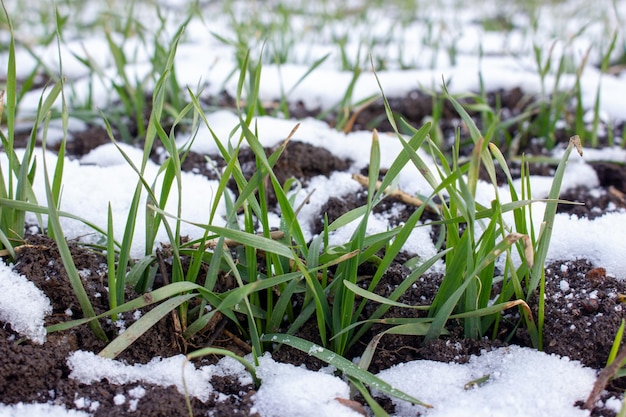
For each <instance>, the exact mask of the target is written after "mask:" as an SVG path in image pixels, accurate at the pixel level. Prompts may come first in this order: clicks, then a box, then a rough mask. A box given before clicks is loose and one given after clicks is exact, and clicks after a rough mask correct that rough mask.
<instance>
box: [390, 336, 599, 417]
mask: <svg viewBox="0 0 626 417" xmlns="http://www.w3.org/2000/svg"><path fill="white" fill-rule="evenodd" d="M542 370H543V372H542ZM547 370H549V371H547ZM538 371H539V372H538ZM379 376H380V377H381V378H382V379H384V380H385V381H387V382H389V383H390V384H392V385H393V386H394V387H396V388H398V389H400V390H402V391H404V392H406V393H407V394H409V395H412V396H414V397H416V398H418V399H420V400H421V401H424V402H426V403H429V404H431V405H433V409H432V410H429V411H428V412H427V413H426V415H428V416H429V417H441V416H457V417H474V416H477V415H483V416H485V415H489V416H493V417H500V416H502V417H505V416H506V417H515V416H520V417H522V416H552V417H576V416H578V417H583V416H587V415H589V412H588V411H587V410H581V409H579V408H577V407H575V406H574V403H575V402H576V401H577V400H579V399H581V398H585V397H586V396H587V395H588V394H589V387H591V386H592V385H593V383H594V381H595V376H596V375H595V372H594V371H593V370H591V369H588V368H583V367H581V366H580V365H579V364H577V363H576V362H573V361H570V360H569V359H568V358H561V357H558V356H556V355H548V354H546V353H543V352H539V351H535V350H530V349H524V348H521V347H519V346H510V347H506V348H500V349H497V350H494V351H491V352H486V353H483V354H482V355H480V356H473V357H472V358H471V360H470V361H469V363H467V364H463V365H458V364H449V363H441V362H434V361H414V362H408V363H401V364H398V365H396V366H394V367H392V368H390V369H387V370H384V371H382V372H381V373H380V374H379ZM485 376H488V377H489V379H488V380H487V381H486V382H484V383H482V384H480V385H474V386H472V387H466V384H468V383H470V382H471V381H475V380H477V379H479V378H482V377H485ZM441 387H446V388H445V389H441ZM513 387H515V388H513ZM546 387H550V389H549V390H547V389H546ZM546 391H548V392H549V395H546ZM451 399H454V400H451ZM393 402H394V403H395V404H396V406H397V408H396V411H397V413H398V415H404V416H409V415H416V414H417V413H418V412H419V411H420V410H422V409H421V408H420V407H418V406H415V405H411V404H409V403H407V402H405V401H402V400H397V399H393Z"/></svg>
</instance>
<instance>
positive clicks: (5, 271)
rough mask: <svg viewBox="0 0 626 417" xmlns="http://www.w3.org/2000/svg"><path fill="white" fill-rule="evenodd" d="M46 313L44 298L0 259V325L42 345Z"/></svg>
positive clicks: (48, 312)
mask: <svg viewBox="0 0 626 417" xmlns="http://www.w3.org/2000/svg"><path fill="white" fill-rule="evenodd" d="M50 313H52V305H51V304H50V300H49V299H48V297H46V295H45V294H44V293H43V292H42V291H41V290H39V289H38V288H37V287H35V284H33V283H32V282H31V281H29V280H28V279H27V278H26V277H25V276H23V275H19V274H17V273H15V272H14V271H13V269H12V268H11V267H10V266H8V265H7V264H5V263H4V261H3V260H1V259H0V322H4V323H8V324H9V325H10V326H11V328H12V329H13V330H14V331H16V332H17V333H19V334H21V335H22V336H25V337H27V338H29V339H30V340H32V341H33V342H35V343H37V344H40V345H42V344H43V343H44V342H45V341H46V329H45V327H44V326H45V322H44V320H45V318H46V316H48V315H50Z"/></svg>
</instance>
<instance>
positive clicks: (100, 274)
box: [0, 90, 626, 417]
mask: <svg viewBox="0 0 626 417" xmlns="http://www.w3.org/2000/svg"><path fill="white" fill-rule="evenodd" d="M226 99H228V97H222V102H221V103H222V104H224V102H225V101H226ZM489 100H491V101H494V103H495V102H496V101H497V102H498V103H500V105H501V106H502V107H503V108H505V109H506V111H503V114H507V115H508V117H514V116H515V115H518V114H520V112H521V111H523V106H524V105H527V104H528V102H529V99H528V98H527V97H526V96H524V95H523V94H522V92H521V91H519V90H512V91H507V92H496V93H494V94H492V95H490V96H489ZM432 105H433V99H432V97H430V96H427V95H425V94H423V93H419V92H412V93H411V94H409V95H408V96H407V97H404V98H397V99H392V100H391V106H392V108H394V109H396V110H397V111H398V113H399V114H402V115H403V116H405V117H406V118H407V120H409V121H410V122H412V123H414V124H415V125H416V126H419V125H420V124H421V122H422V119H423V118H424V117H425V116H427V115H430V114H432ZM377 106H378V107H377ZM381 112H382V113H383V114H384V109H383V108H382V107H380V105H379V104H377V103H374V104H373V105H371V106H369V107H368V108H366V109H365V110H363V111H362V112H361V113H360V114H359V115H358V117H356V119H355V123H354V128H355V129H364V128H369V127H371V126H370V123H369V122H370V121H372V120H375V119H376V120H377V119H379V114H380V113H381ZM292 113H293V114H297V115H298V116H300V117H305V116H311V115H314V114H315V111H308V110H306V109H303V108H302V107H301V106H300V107H298V105H297V104H296V105H294V111H293V112H292ZM444 120H445V123H444V126H445V125H448V126H450V129H452V128H453V127H454V126H458V120H457V118H456V116H455V114H454V113H453V112H452V110H451V109H449V108H448V106H447V105H444ZM477 121H478V118H477ZM329 122H330V123H331V124H332V122H333V121H332V120H329ZM385 123H386V122H384V121H380V122H378V123H377V128H378V129H382V130H384V129H385V128H388V126H386V125H385ZM511 129H514V127H511ZM108 141H109V139H108V136H107V133H106V131H104V130H103V129H102V128H98V127H91V128H90V129H89V131H85V132H73V133H72V141H71V142H69V143H68V147H67V151H68V154H70V156H73V157H79V156H81V155H84V154H86V153H87V152H88V151H89V150H90V149H93V148H94V147H96V146H99V145H100V144H102V143H107V142H108ZM529 146H530V145H529ZM274 151H276V149H267V150H266V154H267V155H270V154H271V153H272V152H274ZM207 158H210V159H211V160H213V161H216V163H217V167H218V168H219V164H220V163H222V162H220V161H221V160H222V159H221V157H219V155H199V154H193V153H191V154H189V155H188V156H187V157H186V159H185V161H184V163H183V169H185V170H187V171H193V172H196V173H199V174H202V175H206V176H207V177H210V178H214V177H215V171H214V170H213V169H211V168H209V167H208V166H207V163H206V161H207ZM239 161H240V164H241V166H242V167H243V170H244V173H245V174H246V176H247V177H248V178H250V177H251V176H252V175H253V174H254V172H255V171H256V169H257V166H256V160H255V156H254V155H253V154H252V152H250V151H249V150H245V149H242V151H241V152H240V153H239ZM349 166H350V161H346V160H341V159H338V158H336V157H335V156H333V155H332V154H330V153H329V152H328V151H327V150H325V149H320V148H315V147H313V146H311V145H307V144H303V143H301V142H298V141H297V140H292V141H291V142H289V144H288V146H287V147H286V149H285V150H284V152H283V155H282V157H281V158H280V159H279V160H278V162H277V164H276V167H275V173H276V176H277V177H278V179H279V181H280V182H281V184H282V183H284V182H285V181H286V180H288V179H289V178H296V179H298V180H299V181H301V182H303V183H306V182H307V180H308V179H309V178H310V177H312V176H314V175H330V174H331V173H332V172H334V171H343V170H346V169H348V168H349ZM593 167H594V168H595V170H596V172H597V173H598V176H599V178H600V189H599V190H588V189H585V188H579V189H575V190H569V191H567V192H566V193H564V194H563V195H562V196H561V197H562V198H564V199H567V200H571V201H578V202H584V203H585V205H584V206H579V205H565V204H562V205H560V206H559V210H560V211H561V212H567V213H570V214H572V215H576V216H579V217H588V218H595V217H598V216H601V215H603V214H605V213H607V212H609V211H615V210H623V209H624V208H626V199H625V198H624V193H626V180H625V178H626V172H624V167H623V166H622V165H618V164H613V163H604V162H602V163H594V164H593ZM534 169H536V170H537V171H541V170H545V167H540V166H537V167H535V168H534ZM230 186H231V188H232V189H233V191H235V192H237V187H236V184H234V183H232V184H230ZM269 188H271V187H269ZM365 199H366V195H365V190H363V192H362V193H357V194H356V195H351V196H345V197H344V198H342V199H333V200H331V201H329V202H328V204H327V205H326V206H325V207H324V208H323V209H322V212H320V214H319V222H318V225H317V227H319V229H318V230H317V231H321V227H322V224H323V223H322V222H323V216H324V215H327V216H328V218H329V220H330V221H332V220H333V219H335V218H337V217H339V216H340V215H341V214H343V213H345V212H346V211H348V210H350V209H352V208H354V207H358V206H360V205H363V204H364V202H365ZM268 204H269V205H270V207H274V209H275V206H276V202H275V197H274V196H272V195H271V194H270V195H269V196H268ZM392 208H393V212H394V213H396V218H395V220H394V222H396V223H401V222H402V221H404V220H406V218H408V216H410V214H411V213H412V212H413V211H414V210H415V207H411V206H407V205H406V204H404V203H402V202H401V201H399V200H395V199H391V198H390V199H388V200H387V201H384V202H383V203H382V204H381V205H380V206H379V207H378V208H377V210H379V211H390V210H391V209H392ZM425 216H426V217H425V218H428V215H425ZM70 246H71V248H72V255H73V257H74V262H75V263H76V266H77V268H78V270H79V271H84V272H85V273H84V274H83V280H84V286H85V288H86V290H87V292H88V295H89V297H90V299H91V302H92V304H93V306H94V308H95V310H96V312H97V313H102V312H104V311H106V310H108V305H107V297H106V296H103V295H104V294H106V281H107V270H106V259H105V258H104V257H103V256H102V254H100V253H98V252H97V251H95V250H92V249H89V248H86V247H83V246H79V245H77V244H73V243H72V244H71V245H70ZM160 250H161V251H162V252H160V253H162V254H163V256H161V257H160V259H162V262H163V265H162V266H163V268H161V269H160V272H159V274H158V277H157V279H156V280H155V285H162V284H163V283H164V282H167V271H168V270H169V265H168V264H167V262H168V261H167V259H168V256H169V254H168V253H167V248H162V249H160ZM17 253H18V255H17V258H16V259H15V260H14V263H15V270H16V271H17V272H18V273H20V274H23V275H25V276H26V277H28V278H29V279H30V280H32V281H33V282H34V283H35V285H36V286H37V287H39V288H40V289H41V290H42V291H43V292H45V293H46V295H47V296H48V297H49V298H50V300H51V302H52V305H53V314H52V315H51V316H50V317H48V321H47V323H46V324H47V325H52V324H55V323H59V322H63V321H67V320H70V319H77V318H80V317H81V316H82V312H81V309H80V306H79V304H78V301H77V300H76V297H75V295H74V293H73V291H72V290H71V286H70V284H69V280H68V278H67V275H66V273H65V270H64V268H63V266H62V265H63V263H62V260H61V259H60V257H59V253H58V251H57V249H56V244H55V243H54V241H53V240H51V239H49V238H47V237H44V236H42V235H33V236H30V237H29V238H28V240H27V245H26V246H23V247H22V248H20V249H19V250H18V252H17ZM411 256H412V255H411V254H403V255H402V257H401V258H399V259H397V260H396V262H395V263H394V264H392V265H391V267H390V268H389V269H388V271H387V272H386V274H385V275H384V276H383V278H382V280H381V282H380V284H379V285H378V286H377V289H376V291H377V292H378V293H379V294H381V295H389V293H390V292H391V291H392V290H393V288H395V286H396V285H398V283H400V282H401V281H402V280H403V279H404V278H405V277H406V276H407V275H408V274H409V270H408V269H407V268H406V267H405V266H404V262H405V261H406V260H408V259H410V258H411ZM368 268H370V267H368V266H367V265H364V266H362V268H361V271H360V273H361V275H362V277H363V279H364V280H365V281H366V282H367V277H368V276H371V274H372V271H371V270H368ZM204 272H206V270H204ZM624 278H626V277H611V276H607V275H606V273H604V272H603V270H602V269H601V266H598V265H595V266H593V265H590V264H589V263H588V262H586V260H584V259H580V260H576V261H564V262H557V263H554V264H552V265H548V266H547V268H546V298H545V299H546V301H545V317H546V320H545V324H544V329H543V330H544V331H543V342H544V349H545V351H546V352H549V353H556V354H559V355H564V356H569V357H570V358H571V359H574V360H579V361H581V362H582V363H583V364H584V365H586V366H589V367H593V368H596V369H600V368H602V367H604V365H605V364H606V360H607V357H608V355H609V350H610V348H611V345H612V343H613V339H614V337H615V334H616V332H617V329H618V327H619V325H620V323H621V321H622V320H623V319H626V309H625V308H623V307H624V305H623V304H624V302H625V301H624V300H625V298H626V296H624V294H626V284H625V283H624V281H622V280H623V279H624ZM202 279H203V277H199V280H200V281H201V280H202ZM223 279H224V280H223V282H220V283H219V285H218V287H221V288H223V289H227V288H229V286H232V285H234V284H233V283H231V282H230V281H228V278H227V277H223ZM440 279H441V278H440V277H437V276H424V277H421V278H420V279H419V280H418V281H417V282H416V285H414V286H413V287H412V288H411V289H410V290H409V291H408V292H407V293H406V294H405V295H404V296H403V298H402V299H401V300H400V301H403V302H407V303H413V304H415V303H423V304H427V303H428V302H429V301H431V300H432V299H433V297H434V295H435V293H436V291H437V288H438V285H439V282H440ZM126 296H127V299H131V298H133V297H136V296H139V294H135V293H133V292H132V291H131V290H129V291H128V293H127V294H126ZM294 301H298V300H297V297H295V298H294ZM295 308H296V309H297V308H298V306H296V307H295ZM531 309H532V310H533V313H534V314H535V315H536V314H537V311H538V307H537V305H536V301H535V305H531ZM70 312H71V317H70V316H69V314H70ZM368 312H371V310H368V309H367V308H366V309H365V311H364V315H365V316H364V318H366V316H367V314H368ZM407 314H409V315H411V314H413V315H417V314H420V313H416V312H415V311H413V310H411V311H410V312H409V313H407V311H406V310H400V309H397V308H392V309H390V310H389V312H388V313H387V316H388V317H407ZM124 319H125V321H126V326H128V325H130V324H131V323H132V321H133V319H132V317H127V316H125V317H124ZM100 323H101V325H102V327H103V328H104V330H105V332H106V334H107V336H108V337H109V339H113V338H115V337H116V336H117V334H118V328H117V327H116V326H115V324H114V323H113V322H111V321H110V320H101V321H100ZM502 323H503V324H502V326H501V329H500V332H499V333H498V336H497V338H495V339H493V340H491V339H488V338H482V339H478V340H468V339H464V338H463V330H462V327H461V325H460V323H456V322H451V323H449V326H448V330H449V331H450V335H449V336H446V337H442V338H441V339H439V340H436V341H433V342H430V343H424V342H423V339H422V338H420V337H417V336H401V335H385V336H384V337H383V338H382V339H381V341H380V344H379V345H378V349H377V353H376V355H375V357H374V359H373V361H372V364H371V366H370V370H371V371H373V372H378V371H379V370H382V369H385V368H388V367H390V366H392V365H394V364H397V363H400V362H405V361H411V360H416V359H431V360H437V361H445V362H450V361H454V362H466V361H468V360H469V357H470V356H471V355H477V354H480V352H481V351H482V350H489V349H492V348H495V347H499V346H504V345H506V344H508V343H516V344H520V345H522V346H530V340H529V337H528V335H527V334H526V333H525V331H524V330H523V329H518V328H517V327H516V325H517V324H518V317H517V316H516V313H515V312H513V313H510V312H509V313H507V315H505V316H503V320H502ZM177 324H178V323H177V321H176V316H172V315H168V316H167V317H166V318H165V319H163V320H161V321H160V322H159V323H158V324H157V325H156V326H154V327H153V328H152V329H151V330H149V331H148V332H147V333H146V334H145V335H143V336H142V337H141V338H139V340H138V341H137V342H135V343H134V344H132V345H131V346H130V347H129V348H128V349H127V350H125V351H124V352H122V354H121V355H120V356H119V357H118V359H120V360H123V361H125V362H126V363H129V364H133V363H147V362H149V361H150V360H152V359H153V358H154V357H156V356H160V357H169V356H173V355H176V354H180V353H183V354H184V353H187V352H188V351H193V350H195V349H197V348H199V347H205V346H208V345H212V346H219V347H223V348H227V349H230V350H232V351H234V352H236V353H237V354H245V353H248V350H247V341H246V340H244V338H243V336H242V335H241V333H240V332H239V330H238V329H237V327H236V326H235V325H233V324H232V323H230V322H227V321H226V320H222V321H220V322H219V323H213V326H212V327H210V328H208V329H207V330H206V331H204V332H200V333H198V335H196V336H195V337H194V338H193V339H191V340H185V339H184V338H183V337H182V335H181V333H180V329H179V326H177ZM383 329H384V328H383V327H380V326H379V327H373V328H372V329H371V330H370V331H369V332H368V333H367V334H365V336H364V337H363V338H362V340H360V341H359V343H357V344H356V345H355V346H353V347H352V349H351V351H350V355H352V356H358V355H360V354H361V353H362V351H363V349H364V347H365V346H366V345H367V343H368V342H369V341H370V340H371V338H372V337H373V336H374V335H375V334H376V333H378V332H380V331H382V330H383ZM298 336H300V337H303V338H305V339H307V340H311V341H318V339H319V331H318V329H317V327H316V325H315V324H314V323H309V324H307V325H305V326H303V327H302V329H301V330H300V332H299V333H298ZM105 346H106V342H104V341H101V340H98V339H97V338H95V337H94V335H93V333H92V332H91V331H90V329H89V327H88V326H86V325H85V326H79V327H76V328H73V329H71V330H67V331H62V332H58V333H52V334H49V335H48V338H47V341H46V343H45V344H44V345H42V346H39V345H36V344H32V343H30V342H29V341H24V340H21V339H20V338H19V336H17V335H16V334H15V333H13V331H12V330H11V329H10V328H9V326H6V325H5V326H3V327H2V328H0V358H1V359H0V394H1V395H0V401H1V402H2V403H4V404H15V403H18V402H50V403H54V404H61V405H64V406H66V407H67V408H72V409H76V408H77V402H76V400H77V399H79V398H82V399H86V400H85V401H86V402H85V403H84V404H87V405H86V406H85V407H87V408H86V409H88V408H89V404H90V403H91V404H93V403H94V402H96V401H97V402H98V403H99V407H98V408H97V409H96V410H95V411H92V412H93V415H94V416H126V415H141V416H142V417H153V416H176V415H187V414H188V411H187V405H186V399H185V396H184V395H182V394H180V393H179V392H178V391H177V390H176V389H175V388H173V387H169V388H163V387H160V386H155V385H151V384H147V383H141V386H142V387H143V388H144V389H145V390H146V394H145V396H143V397H142V398H140V399H139V402H138V405H137V410H138V411H137V412H131V411H129V408H128V407H129V406H128V403H124V404H122V405H116V404H115V402H114V401H113V397H114V396H115V395H116V394H124V395H125V396H126V397H127V398H128V397H130V394H129V391H130V390H132V389H133V388H135V387H136V386H137V385H138V384H130V385H116V384H113V383H110V382H108V381H101V382H100V383H98V384H92V385H86V384H81V383H78V382H77V381H75V380H73V379H70V378H69V373H70V369H69V368H68V365H67V363H66V360H67V357H68V355H69V354H70V353H71V352H72V351H75V350H79V349H80V350H86V351H92V352H96V353H97V352H99V351H100V350H102V349H103V348H104V347H105ZM273 357H274V359H275V360H278V361H283V362H288V363H293V364H296V365H301V364H304V365H306V366H307V367H309V368H311V369H318V368H319V367H321V366H323V364H322V363H320V362H319V361H317V360H315V359H314V358H312V357H310V356H309V355H308V354H306V353H303V352H300V351H297V350H294V349H289V348H285V347H283V348H281V349H280V350H278V351H277V352H274V353H273ZM217 359H218V358H214V357H208V358H204V359H203V360H202V361H200V362H199V363H202V364H206V363H214V362H216V361H217ZM211 383H212V385H213V387H214V388H215V390H216V391H217V392H220V393H222V394H224V395H225V397H222V398H221V399H218V396H217V395H213V396H212V397H211V399H209V400H208V401H207V402H201V401H199V400H197V399H192V400H191V405H192V409H193V414H194V415H197V416H199V415H220V416H221V415H224V416H249V415H253V414H252V413H251V412H250V410H251V406H253V404H252V401H251V396H252V395H253V394H254V392H255V391H254V390H255V387H254V386H252V385H247V386H241V385H240V383H239V382H238V381H236V380H233V379H229V378H213V380H212V381H211ZM624 387H626V382H624V381H622V380H616V381H613V382H612V383H611V385H610V386H609V387H607V390H608V391H607V392H608V394H613V395H621V393H622V392H623V389H624ZM546 389H549V387H546ZM608 394H607V395H608ZM581 400H582V401H584V400H585V399H581ZM383 402H384V405H385V407H387V408H389V410H390V411H392V409H391V407H392V405H391V403H390V402H388V401H383ZM592 415H594V416H613V415H614V413H613V412H611V411H609V410H606V409H596V410H594V413H593V414H592Z"/></svg>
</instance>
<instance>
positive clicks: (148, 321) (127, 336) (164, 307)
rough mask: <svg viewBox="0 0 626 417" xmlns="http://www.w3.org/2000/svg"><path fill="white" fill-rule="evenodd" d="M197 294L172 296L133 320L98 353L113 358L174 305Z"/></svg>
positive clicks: (176, 305)
mask: <svg viewBox="0 0 626 417" xmlns="http://www.w3.org/2000/svg"><path fill="white" fill-rule="evenodd" d="M197 296H198V295H197V294H185V295H178V296H176V297H172V298H170V299H168V300H166V301H164V302H163V303H161V304H159V305H158V306H157V307H155V308H153V309H152V310H150V311H148V312H147V313H146V314H144V315H143V316H142V317H141V318H140V319H139V320H137V321H136V322H134V323H133V324H132V325H131V326H130V327H129V328H127V329H126V331H124V333H122V334H121V335H119V336H117V337H116V338H115V339H114V340H113V341H112V342H111V343H109V344H108V345H107V346H106V347H105V348H104V349H102V351H100V353H99V354H98V355H99V356H102V357H104V358H109V359H114V358H115V357H117V356H118V355H119V354H120V353H122V352H123V351H124V350H125V349H126V348H128V347H129V346H130V345H131V344H133V342H135V340H137V339H138V338H139V337H140V336H141V335H142V334H144V333H145V332H147V331H148V330H150V329H151V328H152V326H154V325H155V324H156V323H157V322H158V321H159V320H161V319H162V318H163V317H165V315H166V314H168V313H170V312H171V311H172V310H174V309H175V308H176V307H178V306H179V305H181V304H182V303H184V302H185V301H189V300H190V299H192V298H193V297H197Z"/></svg>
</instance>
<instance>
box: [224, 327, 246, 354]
mask: <svg viewBox="0 0 626 417" xmlns="http://www.w3.org/2000/svg"><path fill="white" fill-rule="evenodd" d="M224 335H225V336H228V337H229V338H230V340H232V341H233V342H234V343H235V344H236V345H237V346H239V347H240V348H242V349H243V350H244V351H245V352H246V353H250V352H252V348H251V347H250V345H249V344H248V343H246V342H244V341H243V340H241V339H240V338H239V337H238V336H237V335H235V334H233V333H232V332H230V331H228V330H226V329H224Z"/></svg>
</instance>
